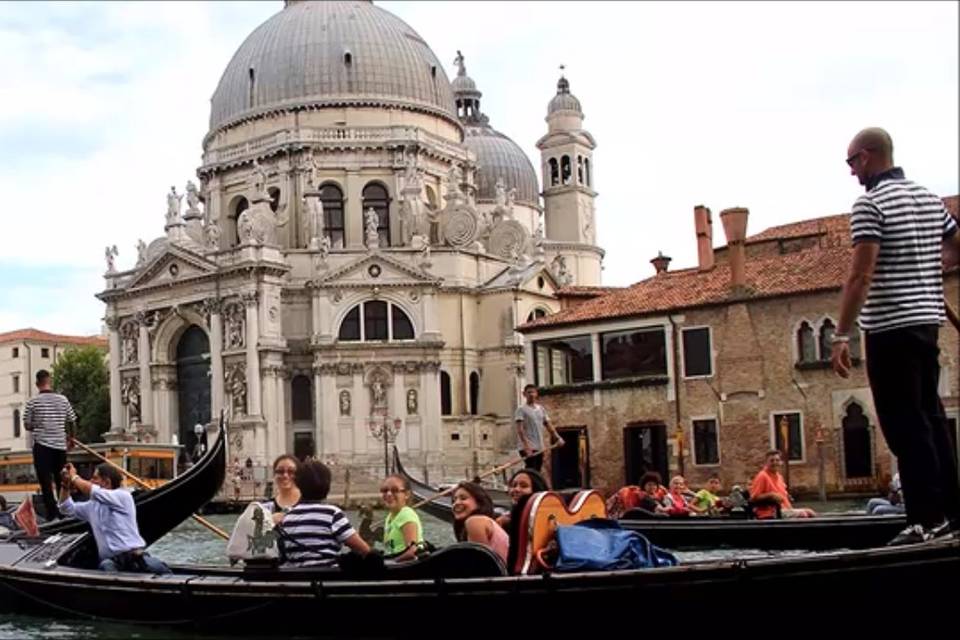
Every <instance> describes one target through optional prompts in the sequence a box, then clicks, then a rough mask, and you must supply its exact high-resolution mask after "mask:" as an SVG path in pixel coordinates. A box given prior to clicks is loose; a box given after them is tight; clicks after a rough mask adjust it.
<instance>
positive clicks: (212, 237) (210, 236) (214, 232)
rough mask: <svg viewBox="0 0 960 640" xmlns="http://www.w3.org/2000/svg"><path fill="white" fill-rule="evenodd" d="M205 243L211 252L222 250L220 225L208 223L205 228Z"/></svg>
mask: <svg viewBox="0 0 960 640" xmlns="http://www.w3.org/2000/svg"><path fill="white" fill-rule="evenodd" d="M203 237H204V242H205V243H206V245H207V249H208V250H210V251H219V250H220V225H219V224H217V223H216V222H208V223H207V226H205V227H204V228H203Z"/></svg>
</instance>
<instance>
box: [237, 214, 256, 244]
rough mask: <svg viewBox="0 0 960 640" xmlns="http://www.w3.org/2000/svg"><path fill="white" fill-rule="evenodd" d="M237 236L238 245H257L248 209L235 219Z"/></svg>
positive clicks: (251, 215) (251, 217) (251, 216)
mask: <svg viewBox="0 0 960 640" xmlns="http://www.w3.org/2000/svg"><path fill="white" fill-rule="evenodd" d="M237 235H238V236H239V237H240V244H259V236H258V234H257V233H256V230H255V228H254V222H253V214H251V213H250V209H246V210H244V212H243V213H241V214H240V217H239V218H238V219H237Z"/></svg>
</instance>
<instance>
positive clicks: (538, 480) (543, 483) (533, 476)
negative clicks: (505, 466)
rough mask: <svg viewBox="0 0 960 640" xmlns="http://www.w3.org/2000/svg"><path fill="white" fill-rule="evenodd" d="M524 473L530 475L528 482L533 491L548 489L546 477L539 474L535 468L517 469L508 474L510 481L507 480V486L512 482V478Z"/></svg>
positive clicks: (548, 484)
mask: <svg viewBox="0 0 960 640" xmlns="http://www.w3.org/2000/svg"><path fill="white" fill-rule="evenodd" d="M522 473H525V474H527V475H528V476H529V477H530V484H531V485H532V486H533V492H534V493H539V492H540V491H550V483H549V482H547V479H546V478H544V477H543V475H541V473H540V472H539V471H537V470H536V469H520V470H519V471H516V472H514V474H513V475H512V476H510V481H509V482H507V487H509V486H510V485H512V484H513V480H514V478H516V477H517V476H519V475H520V474H522Z"/></svg>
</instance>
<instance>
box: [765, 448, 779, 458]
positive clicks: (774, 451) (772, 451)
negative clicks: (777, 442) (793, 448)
mask: <svg viewBox="0 0 960 640" xmlns="http://www.w3.org/2000/svg"><path fill="white" fill-rule="evenodd" d="M770 456H781V457H782V456H783V454H782V453H780V450H779V449H770V450H769V451H767V453H766V454H764V456H763V459H764V460H769V459H770Z"/></svg>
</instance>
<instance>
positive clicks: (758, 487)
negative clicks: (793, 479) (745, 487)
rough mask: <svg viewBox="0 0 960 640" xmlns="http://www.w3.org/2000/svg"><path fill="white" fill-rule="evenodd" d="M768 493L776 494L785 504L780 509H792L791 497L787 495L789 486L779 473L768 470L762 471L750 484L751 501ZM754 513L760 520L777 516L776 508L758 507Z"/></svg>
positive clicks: (781, 504)
mask: <svg viewBox="0 0 960 640" xmlns="http://www.w3.org/2000/svg"><path fill="white" fill-rule="evenodd" d="M766 493H775V494H777V495H778V496H780V497H781V498H783V502H782V503H780V507H781V508H783V509H792V508H793V505H792V504H790V495H789V494H788V493H787V485H786V483H785V482H784V481H783V476H782V475H780V474H779V473H770V472H769V471H767V470H766V469H761V470H760V472H759V473H758V474H757V475H756V477H754V479H753V482H751V483H750V499H751V500H756V499H757V498H758V497H759V496H762V495H764V494H766ZM754 513H755V514H756V516H757V517H758V518H773V517H775V516H776V515H777V509H776V507H756V508H755V509H754Z"/></svg>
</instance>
